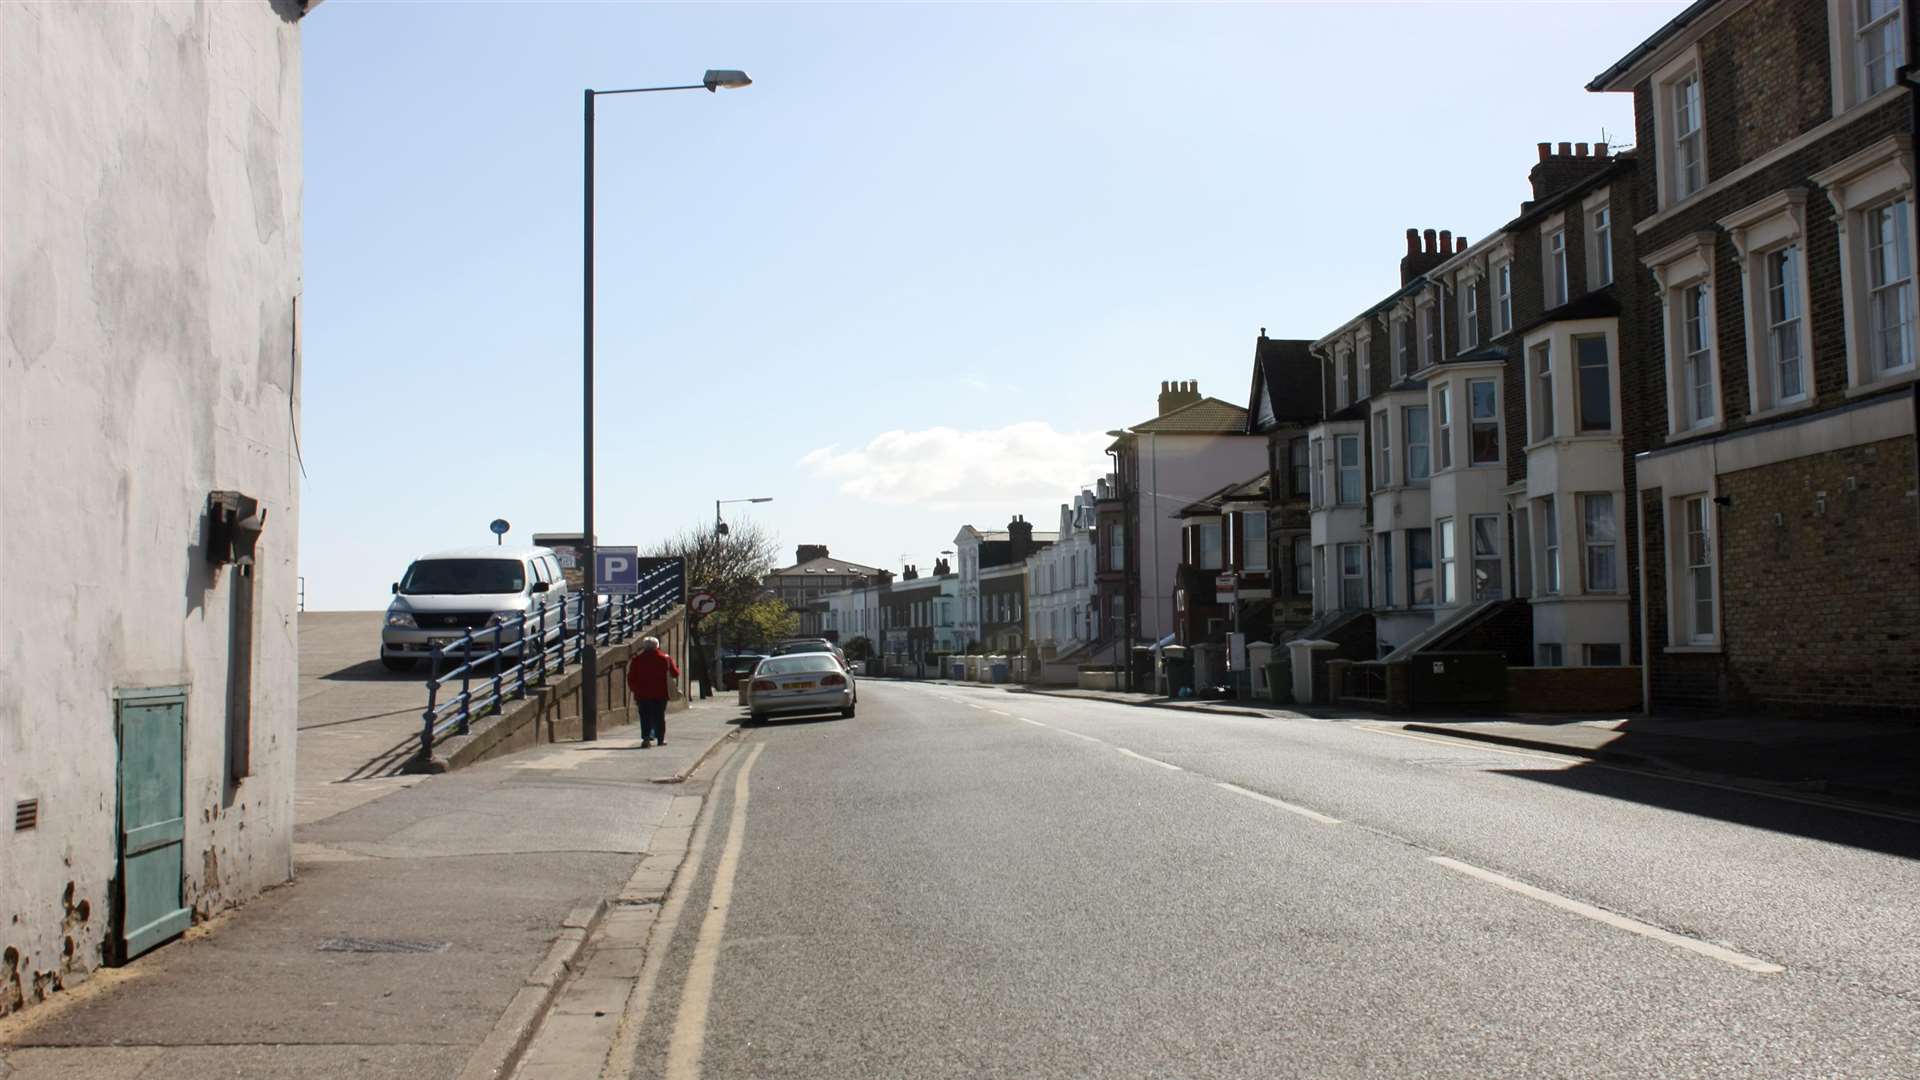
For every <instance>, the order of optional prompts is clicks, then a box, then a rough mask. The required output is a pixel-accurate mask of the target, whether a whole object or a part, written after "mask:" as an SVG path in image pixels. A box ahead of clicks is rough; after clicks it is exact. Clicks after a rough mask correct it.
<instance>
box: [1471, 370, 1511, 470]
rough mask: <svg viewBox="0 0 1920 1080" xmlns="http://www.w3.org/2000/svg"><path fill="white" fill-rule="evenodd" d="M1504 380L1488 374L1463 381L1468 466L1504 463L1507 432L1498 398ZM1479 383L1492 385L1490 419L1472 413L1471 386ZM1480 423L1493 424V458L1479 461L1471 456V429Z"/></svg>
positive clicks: (1499, 397) (1501, 394) (1502, 390)
mask: <svg viewBox="0 0 1920 1080" xmlns="http://www.w3.org/2000/svg"><path fill="white" fill-rule="evenodd" d="M1505 381H1506V380H1504V379H1499V378H1495V377H1493V376H1490V375H1488V376H1480V377H1477V378H1471V379H1467V380H1465V381H1464V386H1465V388H1466V393H1465V394H1464V395H1462V396H1463V397H1465V398H1466V399H1467V464H1468V465H1469V466H1477V467H1479V468H1483V469H1484V468H1492V467H1494V466H1497V465H1501V464H1504V463H1505V462H1506V460H1507V454H1506V451H1507V446H1506V443H1507V432H1506V424H1505V423H1504V422H1502V420H1501V414H1502V411H1503V410H1502V409H1501V401H1500V399H1501V398H1502V397H1504V396H1505V393H1504V388H1503V387H1502V385H1501V384H1502V383H1504V382H1505ZM1479 383H1486V384H1487V385H1489V386H1491V387H1493V416H1492V418H1491V419H1486V418H1481V417H1476V416H1474V415H1473V388H1474V386H1475V385H1476V384H1479ZM1481 424H1492V425H1493V458H1492V460H1489V461H1480V460H1477V459H1476V458H1475V457H1474V456H1473V430H1474V428H1475V427H1476V426H1478V425H1481Z"/></svg>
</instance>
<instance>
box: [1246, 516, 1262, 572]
mask: <svg viewBox="0 0 1920 1080" xmlns="http://www.w3.org/2000/svg"><path fill="white" fill-rule="evenodd" d="M1255 519H1258V520H1259V522H1260V539H1259V542H1257V543H1256V542H1255V541H1254V540H1253V539H1251V538H1250V536H1249V533H1251V532H1252V530H1251V529H1250V528H1248V526H1249V525H1251V524H1252V523H1253V522H1254V520H1255ZM1240 569H1242V570H1252V571H1257V572H1259V573H1266V570H1267V512H1266V511H1265V510H1243V511H1241V512H1240Z"/></svg>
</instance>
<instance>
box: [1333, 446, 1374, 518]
mask: <svg viewBox="0 0 1920 1080" xmlns="http://www.w3.org/2000/svg"><path fill="white" fill-rule="evenodd" d="M1334 452H1335V453H1337V454H1338V455H1339V460H1338V462H1337V463H1336V467H1337V470H1338V476H1339V490H1338V493H1337V497H1338V498H1339V500H1340V505H1342V506H1357V505H1359V503H1360V500H1361V499H1363V498H1365V497H1366V478H1365V477H1364V476H1362V475H1361V472H1360V436H1358V435H1337V436H1335V437H1334Z"/></svg>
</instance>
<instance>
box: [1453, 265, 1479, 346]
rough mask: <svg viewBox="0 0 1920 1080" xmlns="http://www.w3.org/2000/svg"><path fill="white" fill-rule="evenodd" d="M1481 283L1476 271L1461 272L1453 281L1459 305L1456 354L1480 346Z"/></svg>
mask: <svg viewBox="0 0 1920 1080" xmlns="http://www.w3.org/2000/svg"><path fill="white" fill-rule="evenodd" d="M1482 284H1483V282H1482V281H1481V279H1480V272H1479V271H1478V270H1477V269H1470V270H1463V271H1461V272H1460V276H1459V277H1458V278H1456V279H1455V288H1454V293H1455V295H1456V296H1457V298H1458V301H1459V304H1460V335H1459V336H1460V346H1459V348H1457V349H1455V350H1454V351H1455V352H1456V353H1466V352H1471V351H1472V350H1473V349H1474V348H1476V347H1478V346H1479V344H1480V289H1481V286H1482Z"/></svg>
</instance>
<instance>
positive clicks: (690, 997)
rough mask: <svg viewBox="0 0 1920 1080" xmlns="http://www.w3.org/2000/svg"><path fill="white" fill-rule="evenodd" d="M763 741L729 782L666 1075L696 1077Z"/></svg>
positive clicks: (669, 1046)
mask: <svg viewBox="0 0 1920 1080" xmlns="http://www.w3.org/2000/svg"><path fill="white" fill-rule="evenodd" d="M766 748H767V744H766V743H755V744H754V746H753V750H752V751H751V752H750V753H749V754H748V755H747V760H746V763H745V764H743V765H741V766H740V775H739V776H738V777H737V778H736V779H735V780H734V783H733V813H732V815H731V816H730V817H729V818H728V819H727V839H726V844H725V846H724V847H722V848H721V849H720V863H719V865H717V866H716V867H714V871H713V895H712V898H711V899H710V900H709V906H708V908H707V917H706V919H705V921H703V922H702V923H701V924H700V936H699V937H698V938H697V939H695V940H694V944H693V963H692V965H691V966H690V967H688V969H687V982H686V987H685V989H684V990H683V991H682V992H681V994H680V1015H679V1017H678V1018H677V1019H676V1020H675V1021H674V1024H673V1039H672V1041H671V1042H669V1043H668V1044H667V1072H666V1075H667V1080H698V1078H699V1076H700V1055H701V1053H702V1051H704V1050H705V1049H706V1043H707V1009H708V1007H709V1006H710V1005H711V1004H712V1003H713V976H714V971H715V969H716V968H717V967H718V966H719V963H720V940H721V938H723V937H724V936H725V935H726V932H727V909H728V908H730V907H732V906H733V878H734V875H735V874H736V873H737V872H738V871H739V869H740V848H741V846H742V845H743V843H744V842H745V840H746V834H747V794H748V788H747V777H748V776H749V775H750V774H751V773H752V772H753V763H754V762H756V761H758V760H760V753H761V751H763V750H765V749H766Z"/></svg>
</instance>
